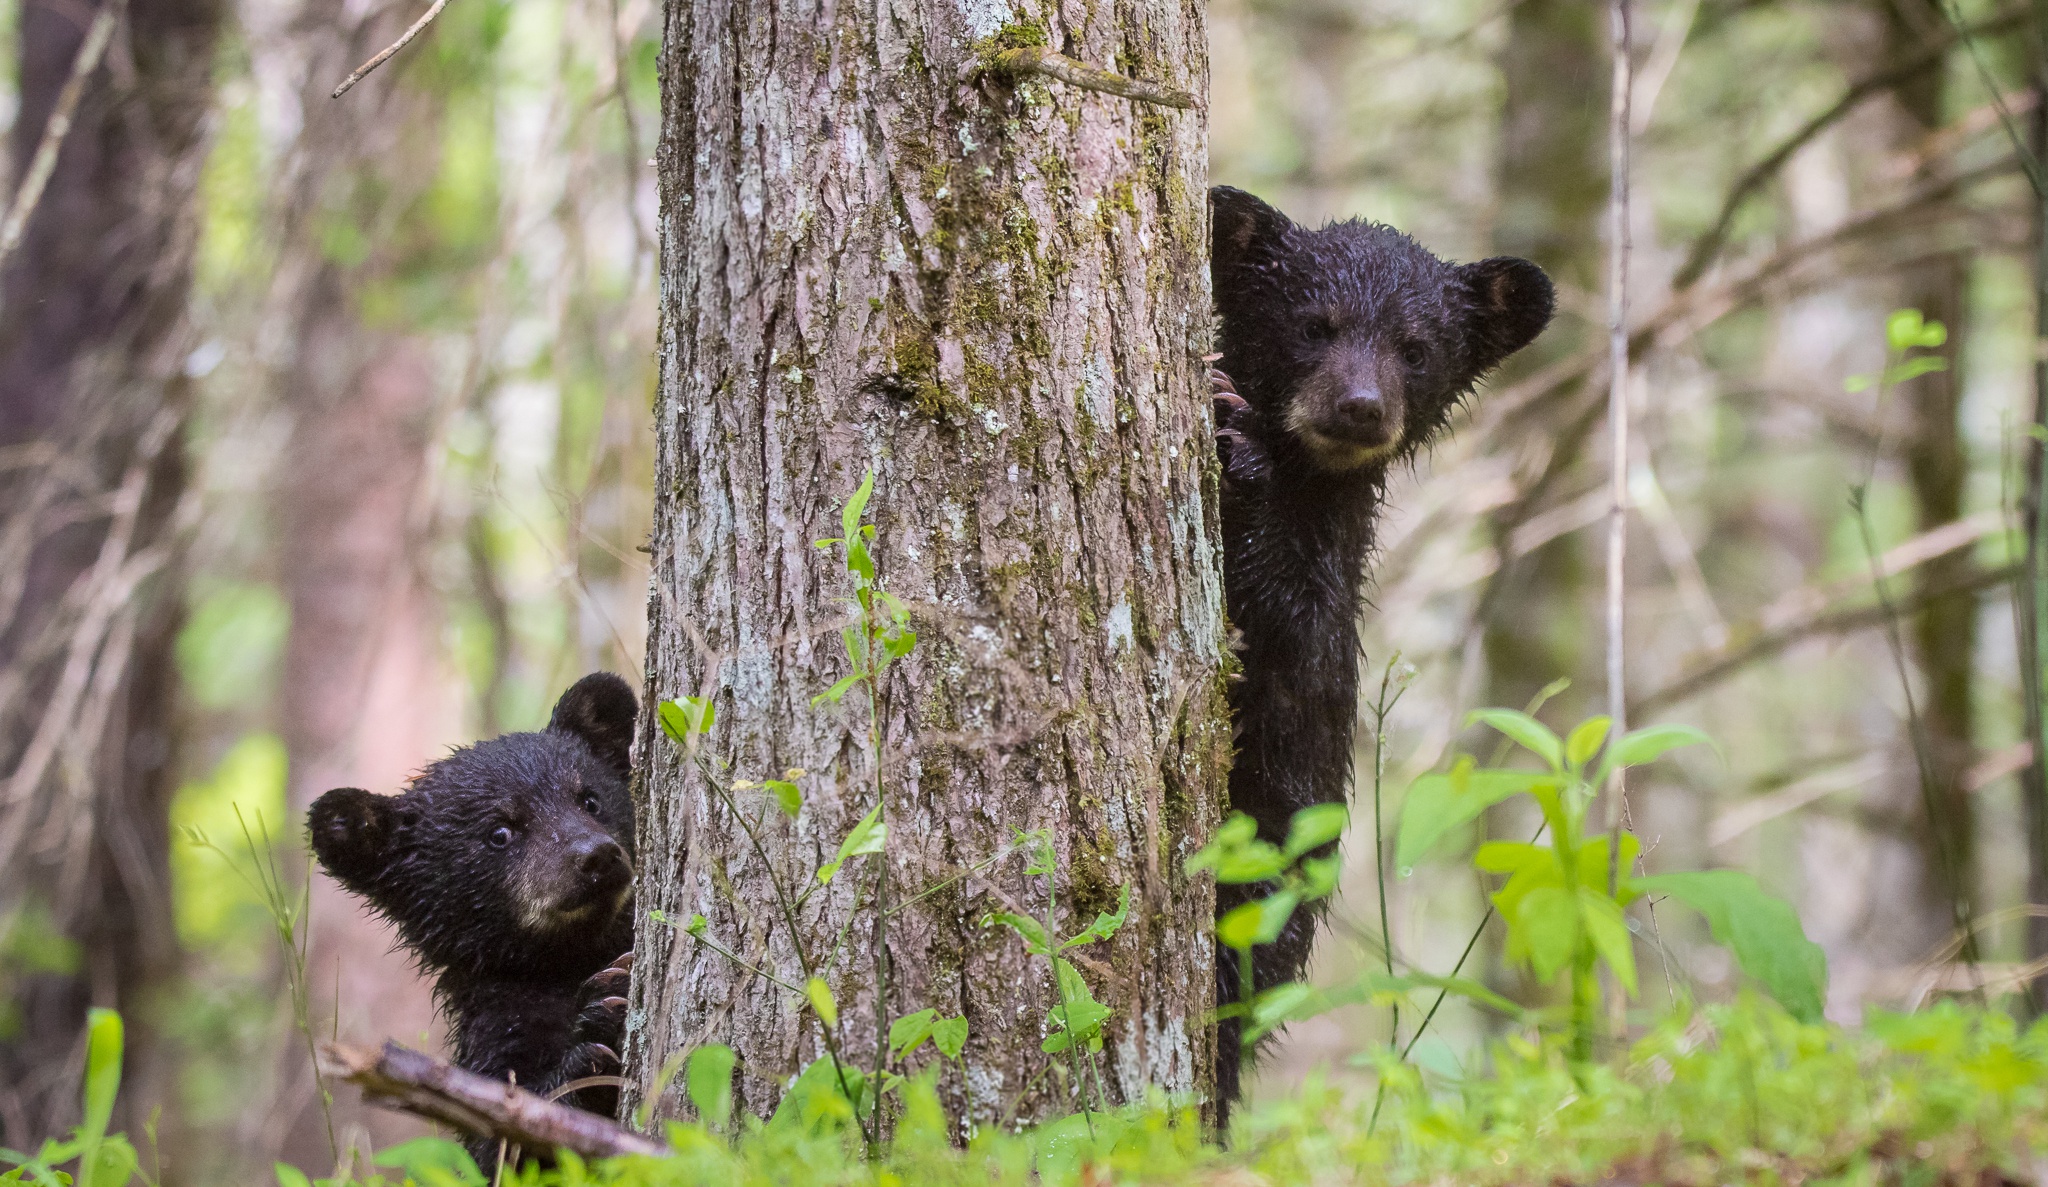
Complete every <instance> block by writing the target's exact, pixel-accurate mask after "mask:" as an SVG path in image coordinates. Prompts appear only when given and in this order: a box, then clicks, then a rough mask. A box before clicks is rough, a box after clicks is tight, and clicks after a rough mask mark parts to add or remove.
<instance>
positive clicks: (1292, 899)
mask: <svg viewBox="0 0 2048 1187" xmlns="http://www.w3.org/2000/svg"><path fill="white" fill-rule="evenodd" d="M1299 906H1301V892H1300V891H1298V890H1283V891H1280V892H1279V893H1278V894H1269V895H1267V896H1266V897H1265V898H1262V899H1260V900H1259V902H1258V908H1259V931H1258V934H1257V935H1256V936H1255V937H1253V938H1254V940H1255V941H1256V942H1257V943H1260V944H1270V943H1272V942H1273V941H1274V940H1277V939H1279V938H1280V933H1281V931H1282V930H1284V929H1285V928H1286V927H1287V921H1288V920H1289V919H1292V918H1294V911H1295V908H1297V907H1299Z"/></svg>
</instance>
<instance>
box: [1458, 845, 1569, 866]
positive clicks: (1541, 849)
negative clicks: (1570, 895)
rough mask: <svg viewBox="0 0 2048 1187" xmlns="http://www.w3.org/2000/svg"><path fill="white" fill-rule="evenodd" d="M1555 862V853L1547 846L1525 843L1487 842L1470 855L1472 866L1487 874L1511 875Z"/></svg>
mask: <svg viewBox="0 0 2048 1187" xmlns="http://www.w3.org/2000/svg"><path fill="white" fill-rule="evenodd" d="M1556 861H1557V853H1556V851H1554V850H1552V849H1551V848H1550V847H1549V846H1547V845H1531V844H1530V843H1529V842H1527V841H1488V842H1487V843H1486V844H1484V845H1481V846H1480V847H1479V852H1477V853H1475V854H1473V855H1472V864H1473V865H1475V866H1478V867H1479V868H1480V869H1482V870H1484V871H1486V872H1487V873H1489V874H1513V873H1516V872H1517V871H1520V870H1522V869H1525V868H1527V867H1528V866H1530V865H1542V864H1545V863H1555V862H1556Z"/></svg>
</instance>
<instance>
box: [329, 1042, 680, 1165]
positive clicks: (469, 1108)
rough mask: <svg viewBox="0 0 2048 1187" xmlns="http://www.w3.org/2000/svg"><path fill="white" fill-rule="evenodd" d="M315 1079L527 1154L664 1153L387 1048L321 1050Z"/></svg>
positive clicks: (602, 1123) (614, 1129)
mask: <svg viewBox="0 0 2048 1187" xmlns="http://www.w3.org/2000/svg"><path fill="white" fill-rule="evenodd" d="M320 1073H321V1074H322V1075H324V1076H328V1077H331V1078H333V1079H337V1080H346V1081H348V1082H349V1083H351V1084H354V1085H355V1086H357V1087H358V1088H361V1089H362V1090H363V1098H364V1099H365V1100H367V1101H369V1102H370V1103H372V1104H376V1105H382V1106H383V1107H385V1108H388V1109H396V1110H398V1111H399V1112H403V1113H411V1114H413V1115H415V1116H419V1117H425V1118H427V1119H429V1120H432V1121H439V1122H440V1123H442V1124H443V1125H449V1126H453V1127H454V1128H456V1129H459V1130H461V1131H462V1132H464V1133H468V1134H474V1135H476V1136H478V1137H487V1138H499V1139H502V1140H504V1141H506V1142H510V1143H512V1144H513V1145H516V1146H519V1147H521V1148H523V1149H526V1150H529V1151H535V1150H570V1151H574V1152H575V1153H576V1154H578V1155H580V1156H581V1157H584V1158H618V1157H622V1156H625V1155H630V1154H641V1155H647V1156H659V1155H662V1154H666V1153H668V1148H667V1147H665V1146H663V1145H662V1144H661V1143H660V1142H657V1141H654V1140H653V1139H651V1138H646V1137H642V1136H641V1135H639V1134H637V1133H634V1132H633V1131H632V1130H630V1129H627V1128H626V1127H624V1126H622V1125H620V1124H619V1123H618V1122H616V1121H613V1120H611V1119H610V1118H608V1117H600V1116H598V1115H597V1114H596V1113H586V1112H584V1111H583V1110H582V1109H573V1108H570V1107H569V1106H568V1105H562V1104H555V1103H554V1102H552V1101H548V1100H543V1099H542V1098H540V1097H538V1096H535V1095H534V1094H533V1093H531V1092H528V1091H526V1090H525V1089H523V1088H517V1087H514V1086H513V1085H511V1084H509V1083H500V1082H498V1081H496V1080H488V1079H485V1078H484V1077H482V1076H479V1075H477V1074H476V1073H474V1072H466V1071H463V1070H462V1069H461V1068H459V1067H456V1066H455V1065H454V1064H452V1063H449V1062H448V1061H447V1060H445V1059H436V1058H434V1057H433V1056H431V1055H428V1054H426V1053H425V1052H421V1051H415V1050H413V1049H412V1048H410V1047H403V1046H400V1045H399V1044H397V1043H393V1042H386V1043H385V1044H384V1049H383V1050H382V1051H369V1050H365V1049H364V1048H361V1047H351V1046H348V1045H346V1044H342V1043H322V1044H321V1045H320Z"/></svg>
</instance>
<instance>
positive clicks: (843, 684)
mask: <svg viewBox="0 0 2048 1187" xmlns="http://www.w3.org/2000/svg"><path fill="white" fill-rule="evenodd" d="M865 674H866V673H863V672H855V673H854V674H853V675H851V676H848V677H846V678H844V679H842V680H841V681H839V683H837V684H834V685H833V686H832V687H830V688H828V689H826V690H825V691H824V692H821V693H819V694H818V695H817V696H814V697H812V698H811V707H812V708H814V709H815V708H817V707H818V705H819V703H820V702H823V701H831V702H832V703H833V704H835V705H836V704H838V703H839V702H840V700H841V699H842V698H844V697H845V696H846V694H847V693H848V692H850V691H852V689H853V686H854V685H856V684H859V683H860V682H861V677H862V676H864V675H865Z"/></svg>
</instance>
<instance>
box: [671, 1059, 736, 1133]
mask: <svg viewBox="0 0 2048 1187" xmlns="http://www.w3.org/2000/svg"><path fill="white" fill-rule="evenodd" d="M736 1062H737V1058H736V1057H735V1056H734V1055H733V1051H732V1048H731V1047H728V1046H726V1045H725V1044H723V1043H706V1044H704V1045H703V1046H702V1047H699V1048H697V1049H696V1050H695V1051H692V1052H690V1061H689V1062H688V1063H686V1064H684V1065H683V1088H684V1090H685V1091H686V1092H688V1093H689V1095H690V1103H691V1104H693V1105H695V1106H697V1115H698V1116H699V1117H701V1118H703V1119H704V1123H705V1124H706V1125H711V1126H714V1127H722V1126H724V1125H725V1123H726V1122H727V1121H730V1120H731V1119H732V1069H733V1065H734V1064H735V1063H736Z"/></svg>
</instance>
